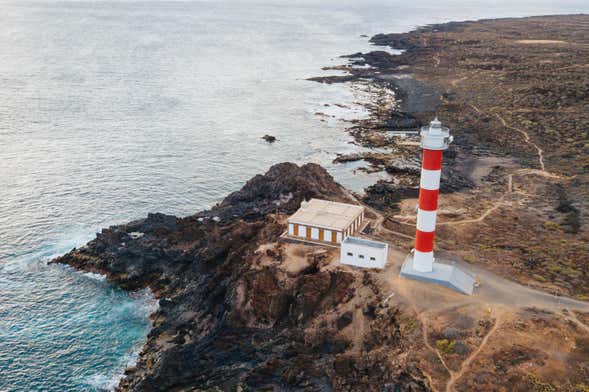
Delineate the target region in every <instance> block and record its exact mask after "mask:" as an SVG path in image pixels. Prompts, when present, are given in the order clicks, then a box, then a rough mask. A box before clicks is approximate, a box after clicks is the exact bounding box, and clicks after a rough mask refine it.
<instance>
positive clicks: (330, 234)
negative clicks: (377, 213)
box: [288, 199, 364, 244]
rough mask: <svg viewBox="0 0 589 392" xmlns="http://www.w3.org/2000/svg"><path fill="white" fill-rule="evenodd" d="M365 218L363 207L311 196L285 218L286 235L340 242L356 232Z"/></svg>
mask: <svg viewBox="0 0 589 392" xmlns="http://www.w3.org/2000/svg"><path fill="white" fill-rule="evenodd" d="M363 221H364V207H362V206H358V205H354V204H347V203H338V202H335V201H328V200H321V199H311V200H309V201H303V202H302V203H301V207H300V208H299V209H298V211H297V212H295V213H294V214H293V215H291V216H290V217H289V218H288V235H289V236H290V237H293V238H299V239H304V240H308V241H318V242H324V243H330V244H340V243H341V242H342V241H343V240H344V239H345V238H346V237H348V236H350V235H352V234H354V233H356V232H357V231H358V230H359V229H360V228H361V226H362V222H363Z"/></svg>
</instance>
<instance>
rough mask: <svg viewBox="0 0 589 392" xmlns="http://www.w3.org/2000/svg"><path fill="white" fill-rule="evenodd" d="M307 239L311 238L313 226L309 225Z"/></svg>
mask: <svg viewBox="0 0 589 392" xmlns="http://www.w3.org/2000/svg"><path fill="white" fill-rule="evenodd" d="M306 237H307V239H311V228H310V227H309V226H307V235H306Z"/></svg>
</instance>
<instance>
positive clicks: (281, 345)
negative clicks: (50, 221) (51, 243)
mask: <svg viewBox="0 0 589 392" xmlns="http://www.w3.org/2000/svg"><path fill="white" fill-rule="evenodd" d="M311 197H319V198H327V199H331V200H340V201H345V200H347V197H348V196H347V194H346V192H344V190H343V189H342V188H341V187H340V186H339V185H338V184H336V183H335V182H334V181H333V178H332V177H331V176H330V175H329V174H328V173H327V172H326V171H325V170H324V169H323V168H321V167H320V166H317V165H313V164H307V165H304V166H302V167H298V166H297V165H294V164H291V163H284V164H279V165H275V166H273V167H272V168H271V169H270V170H269V171H268V172H267V173H266V174H265V175H259V176H256V177H254V178H253V179H251V180H250V181H248V183H247V184H246V185H245V186H244V187H243V188H242V189H241V190H240V191H238V192H235V193H233V194H231V195H229V196H228V197H227V198H226V199H225V200H224V201H223V202H221V203H220V204H219V205H217V206H215V207H214V208H213V209H211V210H210V211H205V212H202V213H198V214H196V215H193V216H189V217H186V218H177V217H174V216H170V215H164V214H150V215H149V216H148V217H147V218H146V219H142V220H138V221H135V222H131V223H129V224H126V225H121V226H113V227H110V228H108V229H104V230H103V231H102V232H101V233H99V234H98V235H97V236H96V239H94V240H92V241H90V242H89V243H88V244H87V245H86V246H85V247H83V248H80V249H74V250H72V251H71V252H70V253H68V254H66V255H64V256H63V257H60V258H57V259H56V260H54V262H59V263H65V264H69V265H71V266H73V267H75V268H78V269H82V270H86V271H94V272H99V273H103V274H106V275H107V277H108V279H109V280H111V281H113V282H115V283H117V284H119V285H120V286H121V287H123V288H126V289H130V290H135V289H140V288H145V287H149V288H151V289H152V290H153V291H154V293H155V294H156V296H157V297H158V298H159V299H160V308H159V310H158V311H157V312H156V313H155V314H154V315H153V316H152V317H153V324H154V326H153V329H152V331H151V332H150V334H149V336H148V340H147V343H146V345H145V347H144V350H143V352H142V353H141V355H140V358H139V360H138V363H137V365H136V366H135V367H134V368H131V369H127V371H126V378H125V379H124V380H123V381H122V382H121V384H120V385H119V387H118V389H119V390H124V391H170V390H206V389H209V388H220V389H221V390H236V389H237V388H238V387H241V388H243V389H242V390H259V389H261V388H269V389H280V390H309V391H319V390H321V391H328V390H350V391H351V390H357V389H355V388H356V385H362V386H363V387H362V390H374V391H377V390H378V391H381V390H384V388H385V384H387V383H392V384H391V385H401V386H404V385H413V384H415V385H418V386H419V387H420V388H421V389H411V390H426V388H425V384H423V382H421V381H419V380H420V376H419V371H409V370H407V369H406V368H405V367H398V368H394V369H393V368H391V367H390V366H392V365H390V364H389V363H390V360H387V361H386V363H387V365H382V364H381V363H379V362H378V361H377V359H376V357H375V358H360V357H358V356H354V355H349V354H346V351H347V350H348V348H349V346H350V342H349V341H348V340H347V339H346V338H345V337H344V335H342V334H338V333H337V326H336V323H335V322H334V323H332V324H329V323H327V324H325V323H323V324H321V325H322V326H321V327H320V328H310V326H311V325H314V324H313V323H314V322H315V320H316V319H317V318H318V317H320V316H321V315H323V314H325V313H327V312H336V315H337V312H338V310H337V309H338V306H339V305H341V304H345V303H346V302H347V301H349V300H350V298H352V297H353V296H354V290H355V289H354V287H355V285H356V286H357V282H356V278H355V276H354V275H353V274H351V273H349V272H345V271H342V270H335V271H333V270H325V269H322V268H321V267H320V266H314V267H313V268H306V269H303V270H302V271H301V272H300V273H297V274H290V275H286V274H284V273H283V272H281V271H280V270H279V269H278V268H277V267H276V266H273V265H270V266H265V267H260V266H257V265H255V263H254V262H253V260H254V259H255V257H254V254H255V250H256V249H257V248H258V246H260V245H261V244H264V243H270V242H274V241H276V240H277V238H278V236H279V235H280V234H281V233H282V232H283V231H284V229H285V227H284V225H283V224H280V223H277V220H276V219H275V218H274V217H273V216H272V215H271V214H275V213H276V212H280V213H284V214H290V213H293V212H294V211H295V210H296V209H297V208H298V207H299V205H300V202H301V201H302V200H303V199H309V198H311ZM266 254H268V252H266ZM269 254H271V255H274V256H276V258H277V260H279V259H280V257H278V255H277V254H275V253H274V251H272V250H270V251H269ZM342 313H344V312H343V311H342ZM385 318H386V320H388V321H387V322H386V323H385V324H386V331H388V332H383V334H379V333H377V332H375V331H372V332H371V338H370V343H367V344H368V345H369V346H370V349H373V348H374V347H375V345H378V340H379V339H381V338H382V339H383V341H385V343H386V344H387V345H391V344H392V345H393V346H394V345H395V344H396V342H397V341H398V340H395V339H397V337H396V335H395V334H396V332H394V331H396V330H397V329H396V328H395V326H394V319H391V318H390V317H389V316H385ZM375 323H376V321H375ZM391 323H393V324H391ZM375 325H376V324H375ZM378 325H380V324H378ZM375 328H376V327H375ZM376 351H378V350H375V352H376ZM375 355H376V354H375ZM342 356H343V358H345V360H344V359H342V358H340V357H342ZM342 363H346V365H345V366H351V367H352V368H353V369H355V370H354V371H353V372H351V373H347V374H343V375H342V374H340V371H341V369H343V367H342V366H343V365H342ZM338 369H339V370H338ZM369 370H370V371H369ZM407 374H416V375H417V376H415V377H414V376H407ZM361 379H362V381H361ZM408 390H409V389H408Z"/></svg>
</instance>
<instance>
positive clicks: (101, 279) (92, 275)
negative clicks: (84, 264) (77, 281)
mask: <svg viewBox="0 0 589 392" xmlns="http://www.w3.org/2000/svg"><path fill="white" fill-rule="evenodd" d="M82 275H84V276H85V277H87V278H90V279H92V280H97V281H99V282H104V281H105V280H106V275H101V274H97V273H95V272H82Z"/></svg>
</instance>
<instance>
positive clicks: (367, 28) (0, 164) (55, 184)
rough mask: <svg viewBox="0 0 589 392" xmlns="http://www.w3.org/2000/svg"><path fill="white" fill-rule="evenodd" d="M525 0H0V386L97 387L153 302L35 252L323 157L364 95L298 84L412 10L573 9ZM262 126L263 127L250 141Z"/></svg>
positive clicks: (577, 7)
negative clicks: (272, 139) (284, 165)
mask: <svg viewBox="0 0 589 392" xmlns="http://www.w3.org/2000/svg"><path fill="white" fill-rule="evenodd" d="M588 11H589V5H588V4H587V3H586V1H584V0H568V1H561V2H558V3H557V2H553V1H548V0H540V1H499V2H492V3H489V2H488V1H479V0H475V1H467V0H462V1H448V2H444V3H443V4H442V2H439V1H433V0H428V1H419V0H418V1H414V2H403V1H398V0H395V1H374V0H364V1H362V0H347V1H346V0H343V1H335V0H327V1H318V0H317V1H310V0H303V1H294V0H293V1H255V0H248V1H236V0H233V1H207V2H203V1H195V2H180V1H174V2H159V1H158V2H146V1H112V2H107V1H56V0H41V1H4V0H0V54H1V55H2V56H1V58H2V60H1V61H0V391H37V390H38V391H86V390H87V391H94V390H105V389H107V390H108V389H112V388H113V386H114V385H116V382H117V381H118V379H119V377H120V376H121V374H122V371H123V370H124V368H125V367H126V366H127V365H128V364H130V363H132V362H133V360H134V358H135V357H136V355H137V352H138V350H139V349H140V347H141V344H142V342H143V341H144V340H145V337H146V336H147V333H148V331H149V328H150V322H149V319H148V315H149V314H150V313H151V312H153V310H154V309H155V308H156V307H157V304H156V301H155V300H154V299H153V298H152V296H151V295H150V294H149V293H147V292H140V293H125V292H123V291H121V290H119V289H117V288H116V287H113V286H112V285H110V284H109V283H108V282H106V281H105V280H104V279H103V278H102V277H100V276H96V275H92V274H82V273H79V272H75V271H73V270H71V269H69V268H65V267H62V266H55V265H47V261H48V260H49V259H50V258H51V257H53V256H55V255H58V254H61V253H64V252H67V251H68V250H69V249H71V248H72V247H76V246H80V245H83V244H84V243H85V242H87V241H88V240H90V239H92V238H93V237H94V235H95V233H96V232H97V231H99V230H100V228H102V227H106V226H109V225H113V224H117V223H124V222H127V221H129V220H133V219H137V218H141V217H144V216H146V215H147V213H148V212H156V211H157V212H165V213H170V214H177V215H188V214H192V213H195V212H197V211H199V210H202V209H204V208H208V207H210V206H212V205H214V204H215V203H216V202H218V201H220V200H221V199H222V198H223V197H224V196H225V195H227V194H228V193H229V192H231V191H235V190H237V189H239V188H240V187H241V186H242V185H243V183H244V182H245V181H246V180H247V179H249V178H250V177H252V176H253V175H254V174H257V173H261V172H264V171H265V170H267V169H268V168H269V167H270V166H271V165H272V164H274V163H278V162H282V161H293V162H296V163H305V162H316V163H320V164H322V165H324V166H326V167H327V168H328V170H329V171H330V173H332V174H333V175H334V176H335V178H336V179H337V180H338V181H340V182H341V183H342V184H344V185H345V186H347V187H348V188H350V189H352V190H354V191H356V192H361V191H362V189H363V188H364V187H366V186H368V185H369V184H371V183H373V182H375V181H376V180H377V179H378V178H380V176H382V175H383V174H366V173H364V172H362V171H360V170H357V169H358V167H359V165H361V164H359V163H349V164H340V165H336V164H333V163H331V162H332V160H333V159H334V157H335V156H336V153H347V152H355V151H360V150H361V148H360V147H357V146H355V145H353V144H351V143H350V142H351V138H350V136H349V135H347V134H346V133H345V129H346V128H347V127H349V126H350V122H349V120H352V119H357V118H362V117H364V116H367V115H368V113H367V111H366V109H365V108H364V107H363V105H362V103H363V102H367V101H369V100H370V99H371V97H372V96H373V95H374V94H376V93H378V92H374V91H371V89H370V87H369V86H363V85H349V84H338V85H323V84H319V83H315V82H310V81H307V80H306V79H307V78H309V77H312V76H321V75H328V74H335V72H333V71H332V72H330V71H322V70H321V68H322V67H325V66H330V65H339V64H344V63H345V60H344V59H341V58H339V56H340V55H343V54H349V53H354V52H358V51H367V50H370V45H369V44H368V38H367V37H366V36H371V35H373V34H376V33H381V32H402V31H407V30H410V29H412V28H415V27H417V26H419V25H423V24H428V23H439V22H445V21H450V20H469V19H479V18H489V17H502V16H526V15H538V14H553V13H578V12H588ZM264 134H271V135H274V136H276V137H277V139H278V141H277V142H276V143H274V144H268V143H266V142H264V141H263V140H261V137H262V136H263V135H264Z"/></svg>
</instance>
